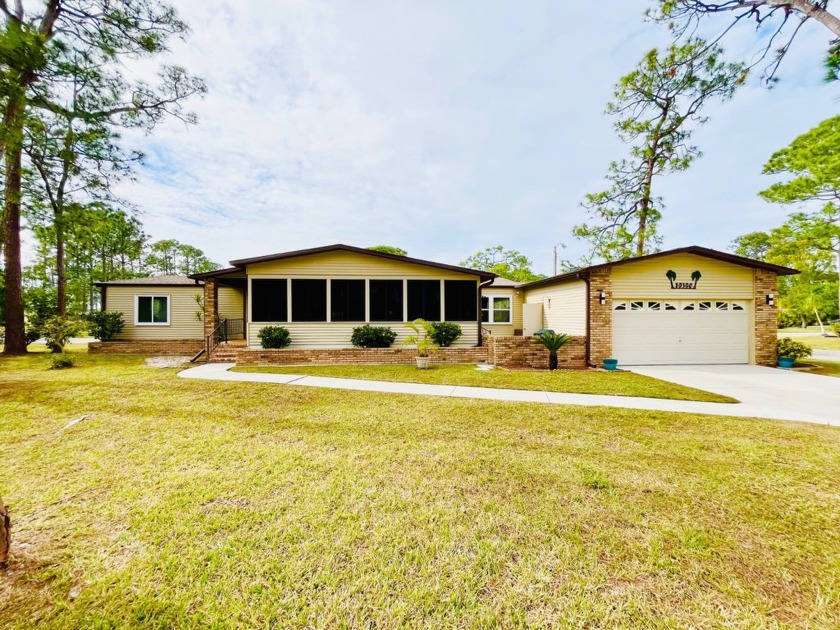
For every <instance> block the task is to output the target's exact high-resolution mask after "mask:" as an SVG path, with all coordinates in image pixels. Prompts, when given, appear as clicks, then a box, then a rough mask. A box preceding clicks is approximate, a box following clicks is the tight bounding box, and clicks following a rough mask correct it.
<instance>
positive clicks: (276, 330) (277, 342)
mask: <svg viewBox="0 0 840 630" xmlns="http://www.w3.org/2000/svg"><path fill="white" fill-rule="evenodd" d="M257 337H259V338H260V345H262V347H263V348H285V347H287V346H288V345H289V344H290V343H292V337H291V335H290V334H289V329H288V328H283V327H282V326H266V327H265V328H260V331H259V332H258V333H257Z"/></svg>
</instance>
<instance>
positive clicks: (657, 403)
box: [178, 363, 840, 426]
mask: <svg viewBox="0 0 840 630" xmlns="http://www.w3.org/2000/svg"><path fill="white" fill-rule="evenodd" d="M234 366H235V364H234V363H208V364H206V365H201V366H199V367H194V368H190V369H187V370H183V371H182V372H179V373H178V376H180V377H181V378H194V379H202V380H210V381H239V382H250V383H280V384H283V385H295V386H300V387H324V388H328V389H346V390H354V391H363V392H383V393H392V394H415V395H425V396H442V397H449V398H477V399H484V400H501V401H514V402H536V403H546V404H557V405H583V406H588V407H593V406H597V407H623V408H627V409H649V410H658V411H676V412H685V413H693V414H709V415H716V416H736V417H740V418H769V419H774V420H797V421H804V422H817V423H821V424H834V425H838V426H840V417H837V416H836V415H834V414H832V415H834V417H833V420H832V419H830V418H829V417H828V416H827V415H826V414H823V413H810V412H807V413H800V410H798V409H791V408H789V407H785V406H781V407H774V406H773V405H767V404H764V402H763V401H759V402H758V404H756V402H752V403H746V402H745V403H740V404H727V403H708V402H691V401H684V400H663V399H658V398H634V397H629V396H601V395H594V394H565V393H559V392H542V391H527V390H519V389H493V388H488V387H462V386H453V385H424V384H421V383H391V382H386V381H366V380H359V379H350V378H327V377H322V376H303V375H297V374H267V373H257V372H230V371H229V370H230V369H231V368H232V367H234ZM737 367H751V366H737ZM667 369H670V368H667ZM760 369H767V370H768V371H769V372H778V371H779V370H770V369H769V368H760ZM634 371H636V369H635V368H634ZM638 371H639V372H640V373H644V372H642V370H641V369H639V370H638ZM798 376H805V377H806V378H820V379H829V380H835V381H837V387H838V389H840V379H830V378H829V377H827V376H825V377H814V376H812V375H798ZM656 378H662V376H657V377H656ZM664 380H673V381H674V382H679V381H677V380H676V379H672V378H665V379H664ZM695 387H696V385H695ZM701 389H706V390H707V391H715V392H718V393H722V394H725V395H730V396H733V397H734V398H737V399H739V400H743V398H741V397H740V396H739V395H735V394H730V393H728V392H725V391H719V390H717V389H714V388H710V387H703V388H701ZM838 394H840V392H838ZM838 405H840V401H838V404H837V405H835V406H834V407H829V408H827V409H826V410H825V411H831V410H832V409H840V406H838Z"/></svg>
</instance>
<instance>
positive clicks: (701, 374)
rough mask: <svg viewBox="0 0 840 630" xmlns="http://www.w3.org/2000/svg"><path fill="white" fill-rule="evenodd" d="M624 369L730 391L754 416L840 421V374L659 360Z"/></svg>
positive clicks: (719, 390)
mask: <svg viewBox="0 0 840 630" xmlns="http://www.w3.org/2000/svg"><path fill="white" fill-rule="evenodd" d="M626 369H628V370H631V371H633V372H638V373H639V374H644V375H646V376H652V377H653V378H659V379H662V380H663V381H671V382H672V383H679V384H680V385H686V386H688V387H696V388H698V389H704V390H706V391H710V392H715V393H717V394H723V395H725V396H732V397H733V398H737V399H738V400H740V401H741V402H742V403H743V405H744V406H745V407H751V408H753V409H755V411H756V414H755V415H756V416H757V417H762V418H778V419H789V420H804V421H807V422H819V423H821V424H831V425H834V426H840V378H835V377H832V376H819V375H816V374H805V373H803V372H792V371H789V370H779V369H776V368H767V367H759V366H757V365H656V366H652V365H651V366H648V365H646V366H632V367H627V368H626Z"/></svg>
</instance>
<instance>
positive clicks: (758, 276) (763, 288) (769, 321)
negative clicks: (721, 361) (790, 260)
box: [754, 269, 779, 367]
mask: <svg viewBox="0 0 840 630" xmlns="http://www.w3.org/2000/svg"><path fill="white" fill-rule="evenodd" d="M777 280H778V278H777V276H776V273H775V272H773V271H767V270H765V269H756V270H755V283H754V286H755V363H756V365H766V366H769V367H776V338H777V334H776V331H777V330H778V328H779V325H778V320H777V310H778V307H777V306H776V304H777V303H778V300H779V294H778V282H777ZM768 295H772V296H773V298H774V300H773V306H770V305H769V304H767V296H768Z"/></svg>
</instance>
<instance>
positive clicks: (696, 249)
mask: <svg viewBox="0 0 840 630" xmlns="http://www.w3.org/2000/svg"><path fill="white" fill-rule="evenodd" d="M673 254H695V255H696V256H704V257H706V258H712V259H714V260H720V261H723V262H728V263H732V264H734V265H741V266H744V267H753V268H756V269H766V270H767V271H774V272H776V273H777V274H778V275H780V276H792V275H795V274H798V273H799V270H797V269H791V268H790V267H782V266H781V265H774V264H772V263H768V262H763V261H761V260H754V259H753V258H745V257H744V256H737V255H735V254H729V253H726V252H719V251H717V250H716V249H709V248H708V247H700V246H699V245H691V246H689V247H680V248H678V249H669V250H668V251H665V252H657V253H655V254H648V255H647V256H639V257H638V258H625V259H624V260H617V261H615V262H609V263H601V264H600V265H592V266H591V267H584V268H583V269H578V270H577V271H570V272H569V273H564V274H560V275H558V276H552V277H550V278H544V279H542V280H535V281H534V282H529V283H527V284H523V285H522V287H521V288H523V289H533V288H536V287H541V286H544V285H547V284H554V283H555V282H566V281H568V280H574V279H582V278H584V277H585V276H586V275H587V274H589V273H590V272H592V271H597V270H598V269H605V268H607V267H617V266H619V265H626V264H628V263H634V262H638V261H640V260H651V259H653V258H661V257H662V256H671V255H673Z"/></svg>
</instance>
